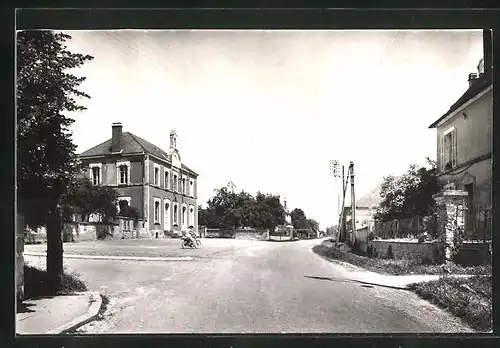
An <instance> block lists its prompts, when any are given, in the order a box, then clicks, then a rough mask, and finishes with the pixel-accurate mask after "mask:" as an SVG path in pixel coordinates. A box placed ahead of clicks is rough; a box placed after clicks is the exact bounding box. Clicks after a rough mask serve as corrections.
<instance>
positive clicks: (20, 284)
mask: <svg viewBox="0 0 500 348" xmlns="http://www.w3.org/2000/svg"><path fill="white" fill-rule="evenodd" d="M16 220H17V221H16V223H17V226H16V292H17V298H18V299H20V300H23V299H24V255H23V254H24V217H23V216H22V215H17V217H16Z"/></svg>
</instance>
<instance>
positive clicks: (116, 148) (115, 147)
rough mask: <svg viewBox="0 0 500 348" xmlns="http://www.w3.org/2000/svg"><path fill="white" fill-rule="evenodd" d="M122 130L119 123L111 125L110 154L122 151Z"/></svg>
mask: <svg viewBox="0 0 500 348" xmlns="http://www.w3.org/2000/svg"><path fill="white" fill-rule="evenodd" d="M122 129H123V126H122V124H121V123H120V122H115V123H113V124H112V125H111V130H112V132H111V136H112V137H111V152H120V151H121V149H122V143H121V139H122Z"/></svg>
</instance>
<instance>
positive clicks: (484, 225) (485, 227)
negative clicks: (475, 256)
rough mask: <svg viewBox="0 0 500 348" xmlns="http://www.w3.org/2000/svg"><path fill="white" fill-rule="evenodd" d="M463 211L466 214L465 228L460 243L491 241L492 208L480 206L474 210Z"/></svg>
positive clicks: (464, 209)
mask: <svg viewBox="0 0 500 348" xmlns="http://www.w3.org/2000/svg"><path fill="white" fill-rule="evenodd" d="M457 209H460V208H457ZM462 209H463V211H464V213H465V214H464V216H465V228H464V231H463V233H462V234H461V236H459V240H458V241H459V242H472V243H474V242H483V243H484V242H486V241H490V240H491V232H492V211H491V208H490V207H487V206H482V205H479V206H477V207H475V208H474V209H468V208H462Z"/></svg>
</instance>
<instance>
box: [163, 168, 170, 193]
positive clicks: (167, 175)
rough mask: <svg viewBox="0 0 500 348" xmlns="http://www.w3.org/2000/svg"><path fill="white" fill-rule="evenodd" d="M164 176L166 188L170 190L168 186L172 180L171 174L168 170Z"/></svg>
mask: <svg viewBox="0 0 500 348" xmlns="http://www.w3.org/2000/svg"><path fill="white" fill-rule="evenodd" d="M164 176H165V183H164V186H165V188H167V189H168V188H170V185H169V184H168V181H169V179H170V176H169V173H168V170H167V169H165V175H164Z"/></svg>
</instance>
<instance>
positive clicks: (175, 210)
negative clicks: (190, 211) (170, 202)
mask: <svg viewBox="0 0 500 348" xmlns="http://www.w3.org/2000/svg"><path fill="white" fill-rule="evenodd" d="M175 224H177V204H174V225H175Z"/></svg>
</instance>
